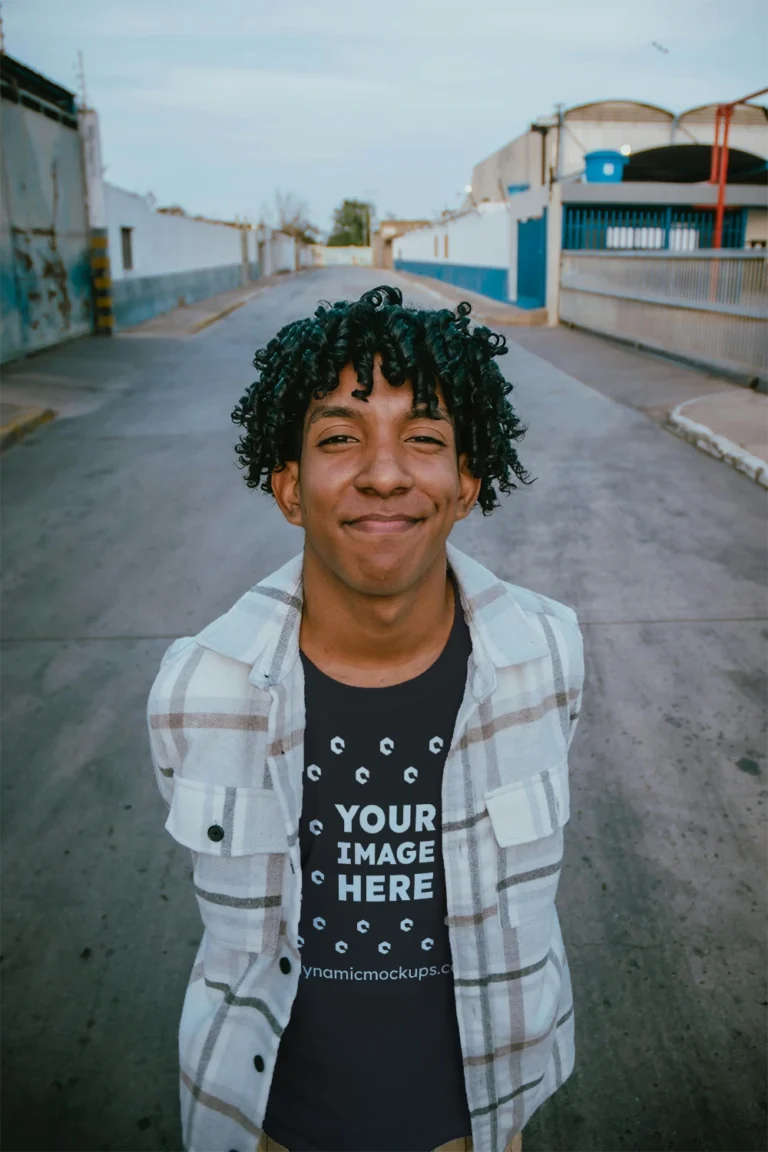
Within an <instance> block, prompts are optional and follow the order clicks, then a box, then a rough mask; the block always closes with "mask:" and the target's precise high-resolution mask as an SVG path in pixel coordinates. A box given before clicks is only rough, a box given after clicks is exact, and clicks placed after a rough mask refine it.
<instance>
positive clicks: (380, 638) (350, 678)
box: [299, 546, 454, 687]
mask: <svg viewBox="0 0 768 1152" xmlns="http://www.w3.org/2000/svg"><path fill="white" fill-rule="evenodd" d="M453 616H454V594H453V585H452V583H451V581H450V580H449V578H448V572H447V558H446V555H445V551H444V550H443V552H442V553H441V554H440V555H439V556H438V557H437V558H436V559H435V561H434V563H433V564H432V565H431V566H430V567H429V568H428V569H427V571H426V572H424V574H423V575H422V577H421V579H420V580H419V581H418V582H417V583H416V584H414V585H413V586H412V587H410V588H407V589H406V590H405V591H403V592H398V593H395V594H394V595H392V596H370V595H366V594H364V593H360V592H356V591H355V589H353V588H350V587H349V585H348V584H345V583H343V581H341V580H340V579H339V577H338V576H337V575H336V574H335V573H334V572H332V571H331V570H330V569H329V568H328V567H327V566H326V565H325V564H323V563H322V561H320V559H319V557H318V556H317V554H316V553H314V552H313V551H312V549H311V548H310V547H309V546H305V549H304V607H303V612H302V619H301V630H300V635H299V643H300V646H301V648H302V650H303V652H304V653H305V654H306V655H307V656H308V657H309V659H310V660H311V661H312V663H313V664H315V665H316V666H317V667H318V668H320V670H321V671H323V672H325V673H326V674H327V675H329V676H333V677H334V678H335V679H338V680H341V681H343V682H345V683H348V684H356V685H359V686H361V687H384V686H386V685H387V684H396V683H399V682H401V681H403V680H407V679H410V678H411V677H413V676H418V675H419V674H420V673H421V672H423V671H426V669H427V668H428V667H429V666H430V665H431V664H432V663H433V662H434V660H435V659H436V658H437V656H438V655H439V654H440V652H442V650H443V648H444V647H445V644H446V642H447V640H448V636H449V634H450V631H451V626H452V624H453Z"/></svg>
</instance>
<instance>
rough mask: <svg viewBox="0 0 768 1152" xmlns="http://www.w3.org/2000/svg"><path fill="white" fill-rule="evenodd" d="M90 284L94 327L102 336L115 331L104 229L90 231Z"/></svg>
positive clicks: (110, 272)
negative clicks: (91, 285) (91, 286)
mask: <svg viewBox="0 0 768 1152" xmlns="http://www.w3.org/2000/svg"><path fill="white" fill-rule="evenodd" d="M91 283H92V284H93V305H94V327H95V330H96V332H97V333H98V334H99V335H102V336H111V335H112V333H113V332H114V330H115V315H114V311H113V308H112V269H111V265H110V262H109V238H108V236H107V230H106V228H92V229H91Z"/></svg>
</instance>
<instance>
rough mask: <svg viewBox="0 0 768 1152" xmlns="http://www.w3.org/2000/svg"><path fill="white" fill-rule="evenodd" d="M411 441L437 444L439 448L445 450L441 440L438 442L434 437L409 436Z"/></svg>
mask: <svg viewBox="0 0 768 1152" xmlns="http://www.w3.org/2000/svg"><path fill="white" fill-rule="evenodd" d="M410 439H411V440H425V441H426V442H427V444H439V445H440V447H441V448H445V444H444V443H443V441H442V440H438V439H437V437H436V436H411V437H410Z"/></svg>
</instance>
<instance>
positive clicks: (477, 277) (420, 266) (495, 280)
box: [395, 260, 509, 304]
mask: <svg viewBox="0 0 768 1152" xmlns="http://www.w3.org/2000/svg"><path fill="white" fill-rule="evenodd" d="M395 268H396V269H399V270H400V271H401V272H412V273H413V275H414V276H431V277H432V278H433V279H434V280H444V281H445V282H446V283H447V284H455V285H456V287H457V288H466V289H467V290H468V291H469V292H479V293H480V294H481V295H482V296H490V297H491V299H493V300H503V301H504V303H505V304H507V303H508V302H509V296H508V295H507V291H508V281H509V275H508V271H507V269H506V268H479V267H477V266H475V265H472V264H448V263H445V262H440V263H438V262H437V261H435V263H434V264H433V263H432V262H431V261H429V260H395Z"/></svg>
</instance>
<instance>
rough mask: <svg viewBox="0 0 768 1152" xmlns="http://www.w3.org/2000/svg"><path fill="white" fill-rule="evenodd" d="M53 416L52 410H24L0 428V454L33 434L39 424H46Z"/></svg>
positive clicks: (54, 414)
mask: <svg viewBox="0 0 768 1152" xmlns="http://www.w3.org/2000/svg"><path fill="white" fill-rule="evenodd" d="M55 416H56V413H55V412H54V411H53V409H52V408H25V409H24V410H23V412H22V414H21V415H20V416H17V417H16V418H15V419H13V420H10V421H9V422H8V423H7V424H3V426H2V428H0V452H4V451H5V450H6V448H10V447H11V445H12V444H15V443H16V442H17V441H18V440H21V439H22V437H24V436H26V435H28V433H30V432H33V431H34V430H35V428H37V427H38V426H39V425H40V424H47V423H48V421H49V420H53V419H54V417H55Z"/></svg>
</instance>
